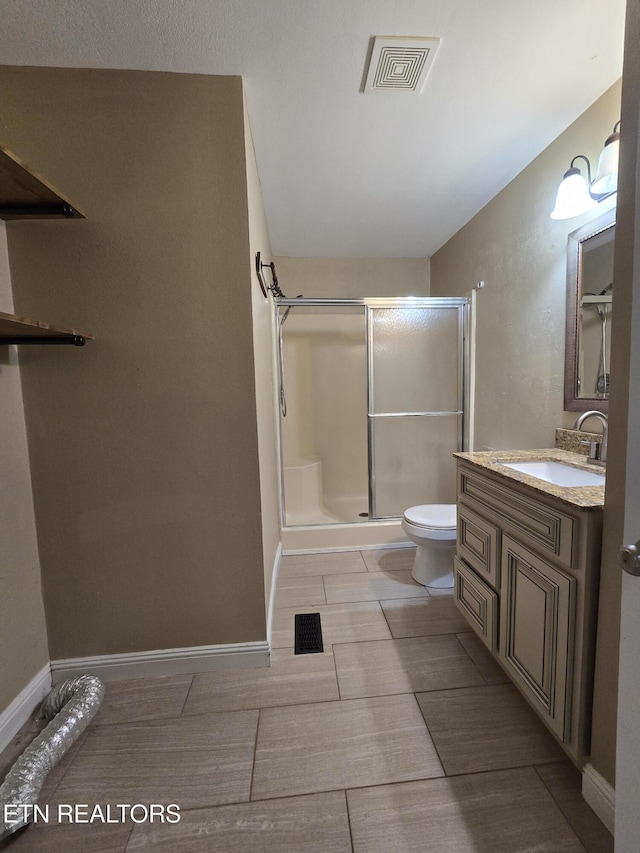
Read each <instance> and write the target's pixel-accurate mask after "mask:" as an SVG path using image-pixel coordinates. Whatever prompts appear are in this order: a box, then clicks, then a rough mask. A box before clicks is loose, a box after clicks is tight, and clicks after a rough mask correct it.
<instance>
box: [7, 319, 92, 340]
mask: <svg viewBox="0 0 640 853" xmlns="http://www.w3.org/2000/svg"><path fill="white" fill-rule="evenodd" d="M85 340H87V341H93V340H95V338H94V336H93V335H90V334H88V333H87V332H79V331H77V330H75V329H63V328H62V327H60V326H52V325H51V324H50V323H41V322H40V321H39V320H29V319H28V318H27V317H17V316H16V315H15V314H4V313H3V312H1V311H0V345H6V344H75V346H78V347H81V346H84V342H85Z"/></svg>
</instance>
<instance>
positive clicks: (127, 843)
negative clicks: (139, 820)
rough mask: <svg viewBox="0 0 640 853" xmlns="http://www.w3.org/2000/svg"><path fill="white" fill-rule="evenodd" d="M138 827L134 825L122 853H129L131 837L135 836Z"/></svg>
mask: <svg viewBox="0 0 640 853" xmlns="http://www.w3.org/2000/svg"><path fill="white" fill-rule="evenodd" d="M136 826H137V824H134V825H133V826H132V827H131V829H130V830H129V835H127V840H126V841H125V844H124V847H123V848H122V853H127V850H128V849H129V842H130V841H131V836H132V835H133V830H134V829H135V828H136ZM132 849H133V848H132Z"/></svg>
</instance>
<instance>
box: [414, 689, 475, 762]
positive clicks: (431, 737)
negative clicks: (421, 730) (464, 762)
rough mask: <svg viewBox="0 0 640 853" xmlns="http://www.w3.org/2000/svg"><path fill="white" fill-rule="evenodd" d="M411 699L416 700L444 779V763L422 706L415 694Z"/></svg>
mask: <svg viewBox="0 0 640 853" xmlns="http://www.w3.org/2000/svg"><path fill="white" fill-rule="evenodd" d="M463 689H464V688H463ZM421 692H422V691H421ZM413 698H414V699H415V700H416V705H417V706H418V710H419V711H420V714H421V716H422V719H423V720H424V725H425V728H426V730H427V734H428V735H429V740H430V741H431V743H432V745H433V748H434V750H435V753H436V755H437V756H438V761H439V763H440V767H442V772H443V773H444V775H445V777H446V776H448V775H449V774H448V773H447V768H446V767H445V766H444V761H443V759H442V756H441V755H440V750H439V749H438V745H437V744H436V740H435V738H434V736H433V735H432V734H431V729H430V728H429V723H428V722H427V718H426V717H425V714H424V711H423V710H422V705H421V704H420V702H418V695H417V693H414V694H413Z"/></svg>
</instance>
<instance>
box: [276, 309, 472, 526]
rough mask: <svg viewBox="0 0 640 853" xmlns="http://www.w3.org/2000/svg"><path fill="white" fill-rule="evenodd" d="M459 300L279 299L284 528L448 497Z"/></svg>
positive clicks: (458, 418)
mask: <svg viewBox="0 0 640 853" xmlns="http://www.w3.org/2000/svg"><path fill="white" fill-rule="evenodd" d="M468 312H469V305H468V300H467V299H465V298H460V299H442V298H428V297H421V298H393V299H391V298H390V299H308V298H304V297H297V298H295V299H287V298H283V299H280V300H278V302H277V303H276V312H275V323H276V331H277V335H278V342H279V345H278V386H279V387H278V394H279V411H280V454H281V475H282V476H281V481H282V517H283V525H284V527H285V528H290V527H299V526H305V527H308V526H322V525H336V524H338V525H356V524H360V525H362V524H368V525H373V524H376V523H381V522H388V521H389V520H394V519H399V518H401V516H402V514H403V512H404V510H405V509H406V508H407V507H408V506H411V505H413V504H418V503H452V502H454V501H455V474H454V465H453V459H452V453H453V452H454V451H456V450H459V449H463V448H464V447H465V442H466V439H467V418H466V408H467V406H466V401H467V385H468V350H469V347H468V335H467V328H468ZM285 321H286V322H285Z"/></svg>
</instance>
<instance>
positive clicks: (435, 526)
mask: <svg viewBox="0 0 640 853" xmlns="http://www.w3.org/2000/svg"><path fill="white" fill-rule="evenodd" d="M404 518H405V520H406V521H408V522H409V524H412V525H414V527H424V528H425V529H426V530H455V529H456V523H457V515H456V505H455V504H422V505H421V506H411V507H409V509H408V510H406V511H405V513H404Z"/></svg>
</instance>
